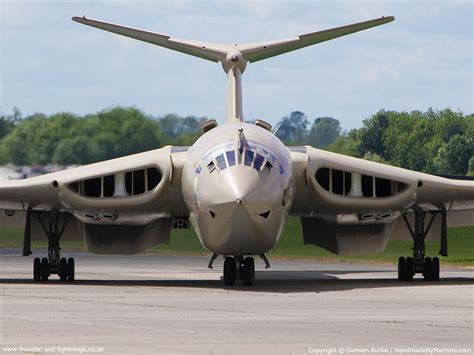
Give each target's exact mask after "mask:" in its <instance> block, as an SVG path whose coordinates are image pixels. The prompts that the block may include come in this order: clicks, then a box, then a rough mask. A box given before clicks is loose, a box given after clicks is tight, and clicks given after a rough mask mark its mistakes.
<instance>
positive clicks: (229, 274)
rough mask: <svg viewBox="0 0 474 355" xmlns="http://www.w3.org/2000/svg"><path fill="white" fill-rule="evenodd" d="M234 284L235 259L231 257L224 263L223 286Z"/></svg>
mask: <svg viewBox="0 0 474 355" xmlns="http://www.w3.org/2000/svg"><path fill="white" fill-rule="evenodd" d="M234 283H235V259H234V258H233V257H231V256H228V257H227V258H225V261H224V284H225V285H226V286H233V285H234Z"/></svg>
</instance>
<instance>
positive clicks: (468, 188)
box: [290, 146, 474, 254]
mask: <svg viewBox="0 0 474 355" xmlns="http://www.w3.org/2000/svg"><path fill="white" fill-rule="evenodd" d="M290 151H291V155H292V160H293V166H294V176H295V179H296V192H295V198H294V201H293V204H292V208H291V211H290V214H291V215H295V216H299V217H301V220H302V227H303V236H304V239H305V243H308V244H317V245H320V246H323V247H325V248H326V249H328V250H331V251H333V252H337V253H339V254H346V253H348V254H350V253H357V252H362V253H366V252H367V253H369V252H376V251H381V250H383V249H384V248H385V244H386V242H387V240H388V239H390V238H393V239H411V234H410V233H411V232H410V229H409V228H408V227H406V226H405V224H406V223H411V222H413V221H414V216H413V215H414V212H415V210H419V211H423V213H424V215H426V217H425V220H424V228H425V230H427V232H426V233H427V238H428V239H434V238H437V237H438V236H439V234H440V229H439V228H441V227H440V223H441V220H442V213H446V215H447V216H446V217H447V226H473V225H474V181H470V180H455V179H449V178H444V177H439V176H434V175H429V174H424V173H419V172H415V171H411V170H407V169H401V168H397V167H393V166H390V165H386V164H381V163H376V162H372V161H367V160H363V159H358V158H353V157H349V156H345V155H341V154H336V153H331V152H327V151H324V150H319V149H315V148H312V147H310V146H306V147H290ZM443 211H446V212H443ZM428 226H429V228H427V227H428ZM431 227H432V228H431ZM438 227H439V228H438ZM411 228H412V231H413V228H414V227H413V226H411ZM324 236H326V237H327V241H326V242H322V239H324ZM366 237H367V238H373V240H372V244H371V243H366V244H364V243H363V240H364V238H366ZM338 238H339V241H338V242H336V241H337V240H338ZM351 238H356V239H351ZM357 238H358V239H357ZM377 238H378V239H377ZM349 239H351V242H350V243H347V245H346V246H344V243H343V240H346V241H347V240H349ZM330 240H332V241H330ZM331 243H332V244H331ZM379 243H380V244H379ZM321 244H324V245H321ZM330 244H331V245H330ZM369 245H371V246H369Z"/></svg>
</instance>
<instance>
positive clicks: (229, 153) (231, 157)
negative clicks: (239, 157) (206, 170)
mask: <svg viewBox="0 0 474 355" xmlns="http://www.w3.org/2000/svg"><path fill="white" fill-rule="evenodd" d="M225 155H226V156H227V162H228V163H229V166H234V165H235V150H229V151H227V152H226V153H225Z"/></svg>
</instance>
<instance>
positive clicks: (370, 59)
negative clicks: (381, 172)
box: [0, 0, 474, 129]
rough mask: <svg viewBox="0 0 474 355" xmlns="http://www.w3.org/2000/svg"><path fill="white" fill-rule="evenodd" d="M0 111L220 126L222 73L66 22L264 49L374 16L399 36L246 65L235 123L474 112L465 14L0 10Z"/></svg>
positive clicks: (321, 7) (371, 8) (446, 9)
mask: <svg viewBox="0 0 474 355" xmlns="http://www.w3.org/2000/svg"><path fill="white" fill-rule="evenodd" d="M0 3H1V13H0V23H1V25H0V28H1V41H0V45H1V47H0V49H1V55H0V61H1V78H0V79H1V80H0V81H1V87H0V89H1V92H0V110H1V111H2V112H4V113H11V111H12V108H13V107H15V106H16V107H18V108H19V109H20V111H21V112H22V113H23V114H24V115H26V114H30V113H33V112H44V113H48V114H50V113H55V112H60V111H68V112H74V113H77V114H85V113H92V112H97V111H99V110H102V109H104V108H107V107H112V106H115V105H123V106H136V107H137V108H139V109H141V110H143V111H144V112H146V113H148V114H153V115H160V114H165V113H177V114H181V115H197V116H207V117H210V118H216V119H217V120H218V121H220V122H223V118H224V117H225V113H226V107H225V100H226V97H225V94H226V75H225V74H224V72H223V70H222V68H221V66H220V65H219V64H216V63H213V62H209V61H205V60H201V59H198V58H194V57H190V56H187V55H184V54H180V53H177V52H173V51H170V50H167V49H163V48H160V47H156V46H153V45H151V44H146V43H143V42H139V41H135V40H132V39H129V38H125V37H121V36H118V35H114V34H110V33H108V32H104V31H101V30H98V29H95V28H92V27H88V26H84V25H81V24H78V23H76V22H73V21H71V16H75V15H81V16H82V15H86V16H87V17H90V18H95V19H100V20H104V21H108V22H115V23H119V24H123V25H125V26H130V27H138V28H142V29H146V30H150V31H155V32H160V33H165V34H169V35H171V36H175V37H178V38H187V39H196V40H204V41H210V42H230V43H234V42H238V43H244V42H260V41H264V40H273V39H282V38H289V37H294V36H296V35H298V34H302V33H305V32H312V31H315V30H322V29H327V28H331V27H337V26H341V25H345V24H350V23H354V22H360V21H365V20H369V19H373V18H377V17H381V16H389V15H391V16H395V18H396V20H395V22H391V23H389V24H387V25H383V26H380V27H375V28H372V29H369V30H367V31H363V32H359V33H356V34H353V35H349V36H346V37H343V38H339V39H335V40H333V41H328V42H324V43H321V44H319V45H315V46H312V47H307V48H305V49H301V50H299V51H295V52H291V53H288V54H285V55H282V56H279V57H274V58H271V59H268V60H265V61H261V62H258V63H254V64H249V65H248V66H247V69H246V71H245V73H244V75H243V95H244V103H243V105H244V115H245V118H246V119H247V120H249V119H255V118H261V119H264V120H267V121H269V122H271V123H275V122H276V121H278V119H280V118H281V117H283V116H285V115H287V114H289V113H290V112H291V111H294V110H299V111H303V112H304V113H306V114H307V115H308V117H309V118H310V119H314V118H316V117H320V116H332V117H335V118H337V119H339V120H340V121H341V123H342V126H343V127H344V128H345V129H349V128H354V127H359V126H360V125H361V123H362V120H363V119H364V118H367V117H369V116H370V115H372V114H373V113H375V112H377V111H378V110H379V109H381V108H384V109H387V110H403V111H411V110H415V109H419V110H426V109H427V108H429V107H433V108H435V109H443V108H446V107H451V108H452V109H455V110H457V109H459V110H461V111H462V112H464V113H472V112H473V111H474V110H473V102H474V97H473V80H474V75H473V66H474V64H473V51H474V48H473V17H474V5H473V2H472V1H438V2H436V1H416V2H415V1H379V0H377V1H375V0H374V1H299V2H298V1H272V2H266V1H265V2H264V1H251V2H245V1H219V2H213V1H142V2H140V1H133V2H132V1H130V2H127V1H90V2H88V1H49V2H44V1H28V2H23V1H5V0H0Z"/></svg>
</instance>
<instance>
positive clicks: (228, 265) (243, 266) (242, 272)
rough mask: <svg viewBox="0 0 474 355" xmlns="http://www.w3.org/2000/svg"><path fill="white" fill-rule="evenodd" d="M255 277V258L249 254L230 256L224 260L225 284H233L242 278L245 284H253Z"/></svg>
mask: <svg viewBox="0 0 474 355" xmlns="http://www.w3.org/2000/svg"><path fill="white" fill-rule="evenodd" d="M254 279H255V260H254V258H252V257H250V256H248V257H246V258H245V259H244V257H243V256H240V255H239V256H236V257H235V258H234V257H232V256H228V257H226V258H225V261H224V284H225V285H226V286H233V285H234V283H235V280H242V281H243V282H244V285H245V286H252V285H253V281H254Z"/></svg>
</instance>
